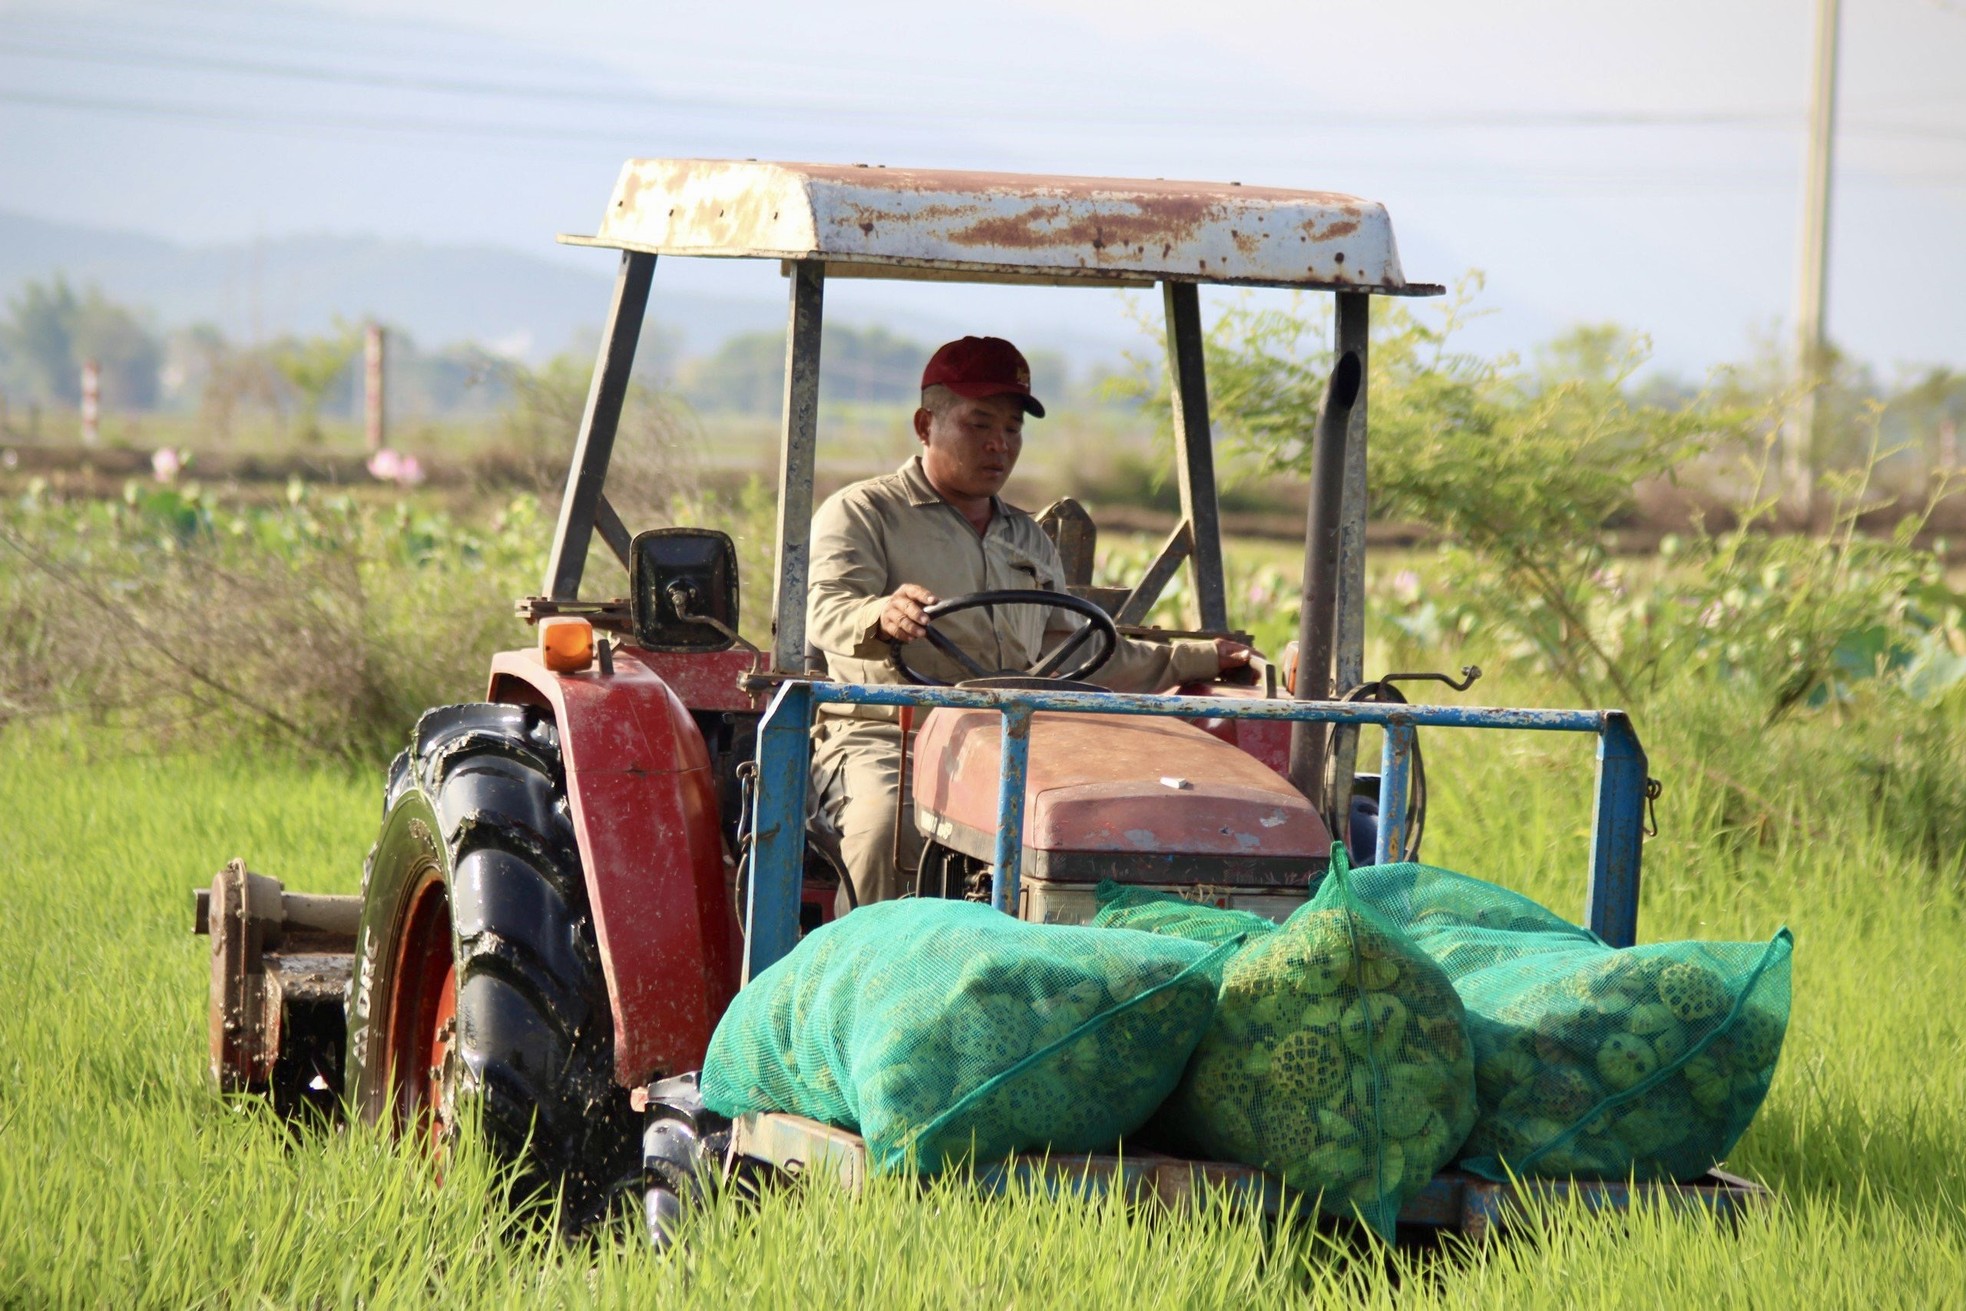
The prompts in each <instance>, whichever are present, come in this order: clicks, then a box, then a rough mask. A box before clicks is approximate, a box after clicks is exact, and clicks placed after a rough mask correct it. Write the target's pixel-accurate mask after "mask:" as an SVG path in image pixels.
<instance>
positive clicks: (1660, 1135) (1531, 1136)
mask: <svg viewBox="0 0 1966 1311" xmlns="http://www.w3.org/2000/svg"><path fill="white" fill-rule="evenodd" d="M1728 945H1730V944H1716V946H1718V947H1720V948H1723V949H1724V948H1725V947H1726V946H1728ZM1751 945H1752V947H1753V950H1754V951H1755V952H1756V953H1761V952H1763V951H1765V950H1766V949H1765V948H1764V947H1762V946H1761V945H1760V944H1751ZM1786 949H1787V944H1786V943H1785V942H1784V943H1783V944H1782V945H1781V946H1780V947H1779V948H1778V950H1779V951H1781V952H1782V953H1783V954H1784V955H1785V954H1786ZM1706 954H1707V953H1706V952H1705V951H1703V950H1702V949H1700V948H1698V947H1696V945H1695V944H1666V945H1664V946H1662V947H1656V948H1635V949H1632V950H1628V951H1619V952H1611V951H1604V950H1599V951H1591V952H1585V953H1580V954H1572V953H1563V954H1562V955H1561V956H1560V957H1557V958H1538V962H1537V963H1538V965H1539V966H1540V967H1541V968H1540V972H1541V975H1542V981H1541V982H1539V983H1537V984H1536V985H1535V986H1533V987H1530V988H1528V989H1524V990H1522V991H1520V992H1518V993H1517V994H1516V995H1514V996H1513V997H1511V998H1509V999H1508V1000H1507V1001H1504V1002H1502V1003H1501V1004H1500V1005H1498V1006H1496V1007H1495V1009H1494V1011H1493V1013H1492V1014H1477V1015H1475V1016H1474V1017H1472V1018H1471V1021H1470V1025H1469V1027H1470V1031H1471V1032H1472V1034H1473V1036H1474V1041H1475V1080H1476V1088H1477V1091H1478V1092H1479V1093H1480V1097H1481V1105H1482V1109H1483V1114H1482V1116H1481V1118H1480V1120H1479V1121H1477V1123H1476V1125H1475V1129H1474V1132H1473V1133H1472V1134H1471V1135H1470V1136H1469V1139H1468V1145H1467V1154H1468V1155H1469V1157H1470V1158H1474V1159H1484V1158H1486V1159H1489V1160H1492V1161H1493V1162H1494V1163H1495V1164H1497V1165H1500V1164H1506V1165H1508V1166H1509V1167H1511V1168H1514V1169H1516V1170H1518V1171H1529V1172H1533V1173H1537V1174H1546V1175H1558V1176H1563V1175H1575V1176H1579V1177H1591V1176H1600V1177H1612V1178H1622V1177H1624V1176H1626V1175H1631V1174H1636V1175H1637V1176H1638V1177H1640V1178H1679V1179H1690V1178H1694V1177H1697V1176H1698V1175H1700V1174H1703V1173H1705V1172H1706V1171H1707V1170H1708V1169H1710V1168H1711V1167H1712V1166H1713V1165H1714V1164H1715V1163H1717V1162H1719V1161H1720V1160H1722V1159H1723V1158H1724V1157H1725V1156H1726V1154H1727V1152H1728V1151H1729V1150H1730V1149H1731V1148H1732V1147H1733V1145H1734V1142H1735V1141H1736V1140H1737V1139H1738V1138H1739V1137H1740V1135H1741V1133H1742V1131H1743V1130H1744V1129H1745V1128H1746V1127H1747V1125H1748V1123H1749V1122H1750V1121H1752V1120H1753V1118H1754V1115H1755V1112H1756V1111H1757V1110H1758V1109H1759V1108H1760V1106H1761V1101H1762V1098H1763V1097H1764V1096H1765V1095H1766V1094H1767V1092H1768V1085H1769V1082H1770V1081H1771V1080H1772V1079H1773V1077H1774V1073H1775V1062H1776V1059H1777V1058H1778V1057H1779V1056H1780V1055H1781V1050H1782V1037H1783V1033H1784V1029H1785V1011H1786V1006H1787V997H1786V987H1785V985H1784V987H1783V989H1782V995H1774V988H1773V984H1774V982H1775V981H1774V980H1773V979H1771V978H1769V976H1768V974H1767V973H1766V971H1765V970H1764V971H1763V972H1762V973H1761V974H1760V976H1759V978H1758V979H1757V980H1756V983H1757V987H1756V988H1754V989H1753V990H1752V991H1751V990H1750V989H1749V988H1748V987H1747V977H1753V971H1752V968H1751V967H1750V968H1749V970H1748V975H1747V977H1744V976H1743V974H1742V972H1741V969H1740V965H1741V962H1739V961H1738V959H1737V960H1735V961H1729V960H1726V959H1702V958H1701V957H1702V956H1703V955H1706ZM1722 954H1723V955H1725V954H1731V953H1724V952H1723V953H1722ZM1566 966H1567V971H1566ZM1764 981H1765V984H1764ZM1483 983H1484V980H1483V979H1481V977H1480V976H1475V977H1474V978H1473V979H1471V980H1468V981H1464V986H1471V987H1473V988H1474V989H1476V990H1477V991H1479V990H1481V989H1482V986H1483Z"/></svg>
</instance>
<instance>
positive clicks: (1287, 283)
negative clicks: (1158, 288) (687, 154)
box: [561, 159, 1441, 296]
mask: <svg viewBox="0 0 1966 1311" xmlns="http://www.w3.org/2000/svg"><path fill="white" fill-rule="evenodd" d="M561 240H562V241H565V242H567V243H569V244H572V245H582V246H602V247H608V248H611V249H618V250H629V251H643V252H648V253H652V254H658V255H700V256H714V257H723V258H752V259H778V260H820V261H823V262H824V263H825V265H826V271H827V276H829V277H855V276H858V277H878V278H905V279H917V280H925V281H952V282H1013V283H1032V284H1044V285H1088V286H1106V287H1111V286H1140V287H1144V286H1149V285H1151V284H1153V283H1155V282H1191V283H1202V282H1206V283H1229V284H1237V285H1242V286H1257V287H1304V288H1318V289H1323V290H1330V291H1352V292H1372V293H1377V294H1382V295H1395V296H1429V295H1438V294H1439V293H1440V291H1441V288H1440V287H1439V286H1438V285H1435V284H1431V283H1415V282H1408V281H1407V280H1406V276H1405V274H1404V273H1402V272H1401V270H1400V264H1399V250H1398V247H1397V246H1396V245H1395V244H1394V242H1393V228H1392V220H1391V218H1390V217H1389V216H1388V215H1387V213H1386V208H1385V206H1384V205H1381V204H1379V203H1377V202H1375V201H1370V200H1360V199H1358V198H1356V197H1353V196H1345V195H1339V194H1337V193H1335V192H1327V191H1286V190H1283V189H1280V188H1276V187H1253V186H1243V185H1242V184H1241V183H1238V182H1226V183H1225V182H1169V181H1166V180H1163V179H1159V178H1155V179H1148V180H1140V179H1129V178H1082V177H1048V176H1042V175H1035V174H1019V173H967V172H958V171H952V170H942V169H915V168H885V167H873V166H869V165H866V164H782V163H768V162H762V161H758V160H717V159H631V160H629V161H628V162H627V163H626V164H624V165H622V169H621V176H620V178H619V179H618V180H617V181H616V182H615V186H614V195H613V196H612V197H611V198H610V200H609V202H608V209H607V213H606V215H605V216H604V217H603V218H602V220H601V226H600V230H599V231H598V232H596V233H595V234H594V235H593V236H591V237H575V236H567V237H562V238H561Z"/></svg>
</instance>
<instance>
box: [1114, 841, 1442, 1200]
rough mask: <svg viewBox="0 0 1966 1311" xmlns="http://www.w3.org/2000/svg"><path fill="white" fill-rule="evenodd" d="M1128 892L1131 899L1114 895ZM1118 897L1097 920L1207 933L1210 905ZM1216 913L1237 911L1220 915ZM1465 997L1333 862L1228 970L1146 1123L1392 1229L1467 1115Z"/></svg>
mask: <svg viewBox="0 0 1966 1311" xmlns="http://www.w3.org/2000/svg"><path fill="white" fill-rule="evenodd" d="M1121 901H1124V902H1125V903H1126V904H1124V905H1122V904H1119V903H1120V902H1121ZM1144 901H1145V899H1144V898H1141V897H1139V896H1137V895H1133V896H1128V895H1126V894H1121V895H1120V896H1119V897H1117V898H1114V899H1112V900H1111V901H1110V902H1109V904H1108V905H1107V907H1106V908H1105V909H1102V911H1101V912H1100V915H1099V917H1098V918H1097V919H1096V920H1095V921H1094V922H1095V923H1103V924H1115V925H1118V924H1126V925H1129V926H1130V925H1132V924H1134V923H1136V922H1140V921H1141V920H1143V919H1144V920H1150V921H1152V922H1156V923H1158V924H1159V925H1160V926H1161V927H1162V929H1163V931H1166V932H1179V933H1186V934H1193V935H1195V936H1198V937H1202V938H1204V940H1208V939H1212V938H1213V937H1215V936H1216V935H1215V934H1214V933H1213V932H1212V930H1211V929H1210V927H1209V921H1210V920H1211V918H1215V917H1225V916H1233V915H1236V914H1237V913H1236V912H1233V911H1214V910H1211V909H1210V908H1207V907H1191V908H1187V909H1185V910H1183V911H1181V912H1180V913H1170V911H1169V910H1168V909H1167V908H1165V907H1159V908H1156V907H1152V906H1149V905H1146V904H1143V903H1144ZM1222 922H1223V923H1230V922H1234V921H1229V920H1223V921H1222ZM1474 1117H1475V1099H1474V1068H1473V1058H1472V1050H1471V1048H1470V1045H1469V1042H1468V1036H1467V1030H1466V1027H1465V1016H1464V1013H1463V1009H1462V1006H1461V1000H1460V998H1459V997H1458V996H1457V995H1456V994H1455V992H1454V987H1453V985H1452V984H1451V983H1449V982H1448V979H1447V977H1446V975H1445V974H1444V973H1442V971H1441V969H1440V968H1439V967H1438V966H1437V965H1435V964H1434V963H1433V962H1432V961H1431V960H1430V959H1428V957H1427V956H1426V954H1425V953H1424V952H1422V951H1420V950H1419V949H1418V948H1416V947H1415V946H1414V945H1413V944H1412V943H1411V942H1409V941H1407V940H1406V938H1405V937H1404V936H1403V935H1402V934H1400V933H1399V932H1398V930H1396V929H1394V928H1393V927H1392V926H1391V925H1389V924H1387V923H1386V922H1385V921H1383V920H1381V919H1379V918H1377V917H1375V916H1373V915H1371V914H1370V913H1369V912H1367V911H1365V910H1364V909H1363V908H1362V907H1360V906H1359V905H1357V904H1356V903H1355V902H1353V901H1352V899H1351V898H1350V896H1349V894H1348V892H1347V890H1346V885H1345V877H1344V872H1343V869H1342V868H1338V869H1335V870H1334V871H1333V874H1332V875H1331V876H1330V877H1327V878H1326V880H1325V882H1324V884H1323V886H1322V887H1321V888H1320V890H1319V893H1318V896H1317V898H1316V899H1315V900H1314V901H1312V902H1311V903H1310V904H1309V905H1307V906H1305V907H1304V908H1303V909H1301V910H1299V911H1298V912H1297V913H1296V914H1294V915H1292V916H1291V917H1290V919H1289V920H1288V921H1286V922H1285V923H1284V924H1283V925H1282V926H1281V927H1280V928H1276V929H1274V930H1271V931H1268V932H1262V931H1257V932H1253V933H1252V934H1251V936H1250V937H1248V938H1247V939H1245V941H1244V945H1243V946H1242V948H1241V949H1240V950H1239V951H1238V952H1237V953H1236V955H1235V956H1234V957H1232V958H1231V959H1230V961H1229V963H1228V965H1227V966H1226V967H1225V968H1224V969H1223V972H1222V992H1221V995H1220V997H1219V998H1218V999H1217V1002H1216V1008H1215V1018H1214V1021H1213V1022H1212V1023H1211V1024H1210V1026H1209V1028H1208V1030H1207V1032H1206V1033H1205V1034H1204V1035H1203V1037H1202V1040H1201V1043H1200V1045H1199V1046H1197V1047H1196V1049H1195V1054H1194V1057H1193V1058H1192V1059H1191V1060H1190V1061H1189V1063H1188V1072H1187V1074H1186V1076H1185V1077H1184V1078H1183V1079H1182V1081H1181V1085H1180V1087H1179V1088H1177V1089H1176V1090H1175V1093H1174V1095H1173V1097H1171V1098H1169V1100H1168V1103H1167V1105H1166V1106H1164V1107H1163V1108H1162V1110H1161V1113H1160V1115H1159V1116H1158V1117H1157V1119H1156V1127H1157V1128H1158V1129H1159V1130H1161V1131H1162V1132H1163V1133H1164V1134H1165V1136H1166V1137H1167V1138H1169V1139H1170V1140H1171V1141H1172V1142H1173V1143H1174V1144H1175V1145H1177V1146H1180V1147H1183V1148H1184V1149H1186V1150H1189V1151H1192V1152H1194V1153H1196V1154H1199V1155H1203V1156H1208V1157H1212V1158H1215V1159H1226V1160H1234V1161H1241V1162H1245V1163H1247V1164H1251V1165H1258V1166H1261V1167H1262V1168H1263V1169H1264V1170H1266V1171H1269V1172H1270V1173H1272V1174H1275V1175H1277V1176H1278V1177H1280V1178H1282V1179H1283V1180H1284V1181H1285V1182H1286V1183H1288V1184H1290V1185H1291V1186H1293V1187H1295V1188H1299V1189H1302V1190H1304V1191H1306V1192H1309V1193H1315V1194H1319V1195H1321V1205H1322V1206H1323V1208H1324V1209H1325V1210H1326V1211H1327V1212H1330V1213H1332V1214H1334V1215H1344V1216H1349V1215H1353V1214H1357V1215H1358V1216H1360V1217H1361V1218H1363V1219H1364V1220H1365V1221H1366V1222H1367V1223H1368V1224H1371V1225H1372V1226H1373V1227H1375V1228H1377V1229H1379V1230H1380V1231H1381V1232H1382V1233H1386V1234H1388V1235H1390V1233H1391V1232H1392V1226H1393V1223H1394V1220H1395V1218H1396V1217H1397V1215H1398V1213H1399V1210H1400V1208H1401V1206H1403V1205H1404V1203H1405V1202H1406V1200H1407V1199H1408V1198H1410V1197H1411V1196H1412V1195H1413V1194H1414V1193H1416V1192H1418V1191H1419V1190H1420V1189H1421V1188H1423V1187H1425V1186H1426V1184H1427V1181H1428V1180H1429V1179H1431V1178H1432V1177H1433V1175H1434V1173H1435V1172H1436V1171H1437V1170H1439V1169H1440V1168H1441V1167H1442V1166H1443V1165H1445V1164H1446V1163H1447V1162H1448V1161H1450V1160H1451V1159H1453V1156H1454V1154H1455V1152H1456V1150H1457V1149H1458V1148H1459V1147H1460V1145H1461V1142H1462V1139H1463V1138H1465V1137H1466V1135H1467V1132H1468V1128H1469V1126H1470V1125H1471V1124H1472V1123H1473V1122H1474Z"/></svg>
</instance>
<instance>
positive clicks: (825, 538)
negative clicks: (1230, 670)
mask: <svg viewBox="0 0 1966 1311" xmlns="http://www.w3.org/2000/svg"><path fill="white" fill-rule="evenodd" d="M992 504H993V505H994V507H995V513H994V514H992V515H991V517H990V526H989V528H988V529H987V530H986V531H984V532H982V533H978V532H977V531H976V528H975V526H974V525H973V524H971V523H970V522H969V520H968V519H965V518H964V517H963V514H962V512H961V511H960V510H958V509H956V507H955V506H953V505H951V504H949V502H947V501H945V500H943V499H942V497H941V496H940V495H939V494H938V493H937V492H936V490H935V488H934V487H933V486H931V485H930V484H929V481H928V475H927V474H925V473H923V472H922V462H921V457H920V456H916V457H914V458H913V459H911V460H909V461H908V462H907V463H906V464H904V465H902V466H901V467H900V468H899V469H898V470H896V471H895V472H893V473H891V474H888V475H886V476H885V477H881V478H870V479H868V480H867V481H865V482H859V483H855V484H853V485H852V486H851V487H845V488H842V489H841V490H840V491H838V492H835V493H834V494H833V495H831V496H829V497H827V498H826V501H825V504H823V505H821V506H820V507H819V510H818V511H817V513H815V514H814V515H813V518H812V564H811V572H810V574H809V582H808V590H807V592H806V640H807V641H808V642H810V643H811V644H812V645H814V646H816V647H818V648H819V649H820V650H822V651H824V652H825V653H826V667H827V670H828V672H829V673H831V674H832V676H833V677H834V678H837V679H839V680H841V681H842V682H848V683H898V682H901V681H902V679H901V676H900V675H899V674H897V673H896V672H895V671H894V670H893V669H892V668H891V667H890V666H889V665H888V662H887V661H888V644H887V642H885V641H884V640H882V638H881V633H880V623H881V610H882V608H883V607H884V605H885V603H886V600H887V598H888V596H890V595H891V594H892V593H893V592H894V590H895V589H896V588H897V587H899V586H901V584H903V583H914V584H916V585H917V586H921V587H926V588H927V589H928V590H929V591H931V592H933V593H935V595H936V596H937V597H939V598H941V599H943V600H945V601H946V600H950V599H952V598H954V597H958V596H962V595H965V594H966V593H969V592H982V591H992V590H997V589H1001V588H1027V589H1028V588H1038V589H1042V590H1045V591H1053V592H1063V591H1064V590H1065V570H1064V567H1063V565H1061V564H1060V563H1059V559H1058V549H1057V548H1056V547H1055V546H1053V545H1052V542H1051V539H1050V538H1049V537H1047V536H1045V532H1044V529H1042V528H1040V527H1038V521H1037V520H1036V519H1033V518H1032V517H1031V516H1030V515H1029V514H1027V513H1025V512H1024V511H1022V510H1020V509H1018V508H1016V507H1015V506H1012V505H1007V504H1005V503H1004V502H1003V501H1002V500H1001V499H999V498H994V497H993V498H992ZM1084 623H1085V620H1084V619H1082V618H1080V617H1079V616H1077V615H1074V614H1072V613H1070V612H1069V611H1065V610H1055V609H1048V608H1046V607H1042V606H1030V605H1018V606H996V607H992V608H989V609H983V608H978V609H975V610H966V611H964V612H963V613H961V614H956V615H951V616H949V617H948V618H946V619H940V620H937V621H936V627H937V629H939V630H940V631H941V632H942V633H943V634H944V635H945V636H947V637H948V638H949V639H950V640H951V641H952V642H954V643H955V644H956V645H957V646H959V647H961V648H962V649H963V650H964V651H965V652H967V653H968V654H969V655H970V657H971V658H973V659H974V660H975V661H976V662H977V663H978V664H980V665H982V666H983V667H985V668H986V669H998V668H1001V669H1012V670H1022V669H1026V668H1028V667H1029V666H1030V665H1032V664H1033V663H1035V662H1036V660H1037V659H1038V657H1039V656H1040V655H1042V654H1043V653H1044V652H1045V651H1047V650H1049V649H1050V648H1051V647H1052V645H1053V644H1055V643H1056V642H1057V641H1058V640H1060V639H1061V638H1063V637H1066V636H1068V635H1070V634H1071V633H1074V632H1076V631H1078V629H1079V628H1080V627H1081V626H1083V624H1084ZM1091 650H1092V643H1091V642H1090V641H1088V642H1087V644H1086V646H1085V647H1084V648H1082V650H1081V652H1078V653H1075V654H1074V659H1077V658H1081V657H1082V656H1083V655H1084V654H1089V653H1090V651H1091ZM903 653H904V654H905V655H906V656H907V659H908V663H909V664H910V665H912V666H914V668H915V669H917V670H918V671H920V672H921V673H923V674H925V675H928V676H930V677H933V678H940V679H944V680H946V681H948V682H951V683H954V682H960V681H961V680H963V679H965V678H968V677H971V675H970V673H969V671H967V670H965V669H963V668H962V667H961V666H960V665H958V664H957V663H956V662H955V661H953V660H951V659H949V658H948V657H947V656H945V655H943V654H942V653H941V652H940V651H938V650H936V649H935V648H934V647H933V646H931V645H930V644H929V643H928V642H926V641H917V642H910V643H908V644H907V646H906V647H905V648H904V652H903ZM1220 668H1221V661H1220V660H1219V658H1218V657H1217V655H1216V652H1215V644H1214V643H1213V642H1205V641H1176V642H1172V643H1167V642H1145V641H1141V640H1139V639H1137V638H1129V637H1122V638H1120V644H1119V647H1118V649H1117V650H1116V651H1115V652H1114V653H1113V658H1112V659H1111V660H1109V661H1107V662H1106V665H1105V667H1104V668H1102V669H1100V670H1099V671H1098V672H1097V673H1096V674H1094V675H1093V677H1092V679H1091V681H1092V682H1095V683H1098V684H1099V685H1100V686H1102V687H1108V688H1111V689H1113V690H1114V691H1118V692H1157V691H1160V690H1162V689H1163V688H1168V687H1172V686H1174V685H1176V684H1178V683H1185V682H1187V681H1189V680H1190V679H1196V678H1213V677H1215V675H1216V674H1217V673H1218V672H1219V671H1220ZM821 712H822V713H832V714H848V715H853V716H855V717H857V718H862V719H893V718H895V717H896V716H895V711H894V708H893V707H892V706H837V705H829V706H823V707H821Z"/></svg>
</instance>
